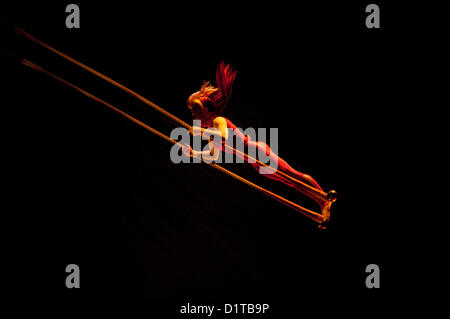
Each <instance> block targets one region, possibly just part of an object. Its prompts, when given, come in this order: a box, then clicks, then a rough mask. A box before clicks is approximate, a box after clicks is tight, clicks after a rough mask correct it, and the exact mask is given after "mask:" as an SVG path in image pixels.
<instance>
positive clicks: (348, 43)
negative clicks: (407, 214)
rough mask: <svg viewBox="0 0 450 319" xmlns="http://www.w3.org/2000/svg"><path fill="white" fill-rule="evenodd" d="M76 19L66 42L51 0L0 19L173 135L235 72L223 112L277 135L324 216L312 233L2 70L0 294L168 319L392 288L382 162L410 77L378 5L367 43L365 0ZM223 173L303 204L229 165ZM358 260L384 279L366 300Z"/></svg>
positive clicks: (120, 8)
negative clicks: (141, 303)
mask: <svg viewBox="0 0 450 319" xmlns="http://www.w3.org/2000/svg"><path fill="white" fill-rule="evenodd" d="M77 3H78V4H79V5H80V9H81V28H80V29H66V27H65V23H64V21H65V18H66V13H65V6H66V5H67V4H68V2H64V1H63V2H61V3H59V4H57V3H53V4H51V5H50V4H43V3H41V2H40V3H35V4H24V3H18V4H14V5H8V6H4V7H3V8H2V12H1V13H2V18H3V19H5V20H7V21H8V22H9V23H12V24H15V25H18V26H20V27H23V28H24V29H25V30H27V31H28V32H30V33H31V34H33V35H35V36H36V37H38V38H39V39H41V40H43V41H45V42H47V43H49V44H50V45H52V46H54V47H56V48H58V49H60V50H61V51H63V52H65V53H67V54H69V55H71V56H73V57H75V58H76V59H78V60H80V61H82V62H83V63H85V64H87V65H89V66H92V67H94V68H95V69H97V70H99V71H100V72H102V73H105V74H106V75H108V76H110V77H112V78H113V79H115V80H117V81H119V82H121V83H123V84H124V85H126V86H127V87H129V88H131V89H132V90H134V91H136V92H138V93H140V94H141V95H143V96H145V97H147V98H149V99H150V100H151V101H153V102H155V103H156V104H158V105H160V106H162V107H164V108H166V109H167V110H169V111H170V112H172V113H173V114H175V115H176V116H178V117H180V118H181V119H183V120H185V121H187V122H189V121H190V120H191V118H190V113H189V112H188V110H187V108H186V107H185V103H186V99H187V97H188V96H189V95H190V94H191V93H192V92H194V91H196V90H198V88H199V86H200V84H201V83H202V81H203V80H213V79H214V74H215V68H216V66H217V64H218V63H219V62H220V61H221V60H225V61H226V62H227V63H230V64H231V65H232V66H233V67H234V68H235V69H236V70H237V71H238V75H237V79H236V82H235V86H234V91H233V98H232V100H231V102H230V105H229V108H228V109H227V110H226V114H225V116H227V117H229V118H230V119H231V120H232V121H233V122H234V123H235V124H236V125H238V126H240V127H244V128H245V127H255V128H257V127H267V128H269V127H276V128H278V129H279V154H280V156H281V157H282V158H284V159H286V160H287V162H288V163H290V164H291V165H292V166H293V167H294V168H296V169H298V170H299V171H301V172H304V173H308V174H310V175H312V176H313V177H314V178H315V179H316V180H317V181H318V182H319V183H320V184H321V186H322V187H323V188H324V189H325V190H329V189H335V190H336V191H337V192H338V201H337V202H336V203H335V204H334V206H333V209H332V220H331V223H330V224H329V227H328V229H327V230H325V231H321V230H319V229H318V228H317V226H316V225H315V223H314V222H312V221H310V220H308V219H307V218H306V217H304V216H302V215H300V214H298V213H296V212H294V211H291V210H290V209H288V208H285V207H283V206H281V205H280V204H278V203H277V202H275V201H273V200H272V199H270V198H267V197H265V196H263V195H262V194H260V193H257V192H256V191H254V190H252V189H250V188H248V186H246V185H243V184H242V185H241V184H239V183H238V182H237V181H235V180H232V179H230V178H229V177H228V176H224V175H222V174H220V173H218V172H216V171H214V170H213V169H211V168H208V167H206V166H204V165H201V164H195V165H193V164H191V165H189V164H184V165H175V164H173V163H171V161H170V158H169V150H170V145H169V144H168V143H166V142H164V141H163V140H160V139H159V138H158V137H156V136H153V135H152V134H151V133H149V132H147V131H145V130H143V129H142V128H140V127H138V126H136V125H135V124H133V123H131V122H128V121H127V120H125V119H124V118H122V117H120V116H118V115H116V114H114V113H112V112H111V111H110V110H108V109H106V108H105V107H104V106H102V105H100V104H98V103H96V102H94V101H91V100H89V99H88V98H86V97H84V96H82V95H81V94H79V93H78V92H76V91H74V90H72V89H70V88H67V87H65V86H63V85H62V84H60V83H58V82H56V81H54V80H53V79H50V78H46V77H45V76H44V75H42V74H39V73H37V72H35V71H33V70H31V69H27V68H25V67H24V66H22V65H20V64H19V63H16V62H15V61H14V60H11V59H9V58H6V57H2V58H1V60H0V61H1V62H0V63H1V78H2V80H3V81H4V82H3V85H2V113H3V116H2V119H3V120H2V123H3V124H2V126H3V128H4V129H5V133H4V137H5V138H6V139H5V145H4V153H3V155H2V157H3V158H4V159H5V160H6V163H7V164H6V166H4V168H5V169H4V170H5V172H4V173H5V174H4V175H5V179H4V180H5V183H7V185H8V187H7V191H6V193H5V195H6V201H5V206H4V207H5V209H4V213H3V217H4V221H3V222H2V224H3V228H4V230H5V231H4V234H5V235H6V238H7V239H6V243H7V248H6V249H5V259H4V261H3V263H4V264H6V265H7V269H8V270H7V273H6V274H5V275H6V276H7V279H8V283H9V282H10V285H8V286H7V287H8V289H9V291H10V292H11V295H12V296H18V297H26V298H30V299H39V298H62V299H64V300H66V301H69V302H70V300H73V298H81V299H83V298H86V299H89V298H91V297H97V298H98V297H109V296H113V297H126V298H145V299H148V300H153V301H157V300H169V301H175V303H174V305H172V306H168V307H167V309H165V310H166V311H167V312H174V311H176V309H178V308H177V307H178V305H180V304H182V303H185V302H188V301H191V302H194V301H195V300H197V301H198V302H205V300H210V301H211V302H213V301H223V302H234V301H239V302H256V301H267V302H273V303H276V302H282V300H295V302H296V303H298V302H300V300H302V299H301V297H303V296H314V297H315V298H318V299H321V300H323V299H327V298H336V296H339V295H341V296H342V295H345V296H354V297H361V296H363V297H365V298H367V299H368V300H370V299H371V298H379V297H380V296H381V295H383V294H388V293H389V292H392V291H393V290H394V289H395V288H396V282H397V279H398V277H397V275H396V271H397V270H398V267H399V266H398V265H397V264H396V263H394V255H396V256H398V254H399V251H400V249H397V248H398V246H397V245H400V244H399V243H398V242H397V241H395V240H394V239H396V238H398V231H399V228H398V227H397V226H398V220H399V219H398V210H397V208H396V205H395V204H396V203H397V202H398V201H397V198H396V188H397V186H398V184H397V179H398V176H397V175H398V173H397V169H398V166H399V164H398V163H397V162H396V156H395V155H394V154H395V153H396V152H401V148H402V146H401V145H402V143H401V141H402V130H403V129H402V126H401V121H399V118H401V114H402V112H403V111H404V109H403V106H402V104H401V103H400V104H399V103H397V102H396V100H395V98H394V97H393V96H394V95H393V94H394V92H395V91H396V90H397V89H398V82H399V78H400V77H401V74H403V73H402V72H403V68H404V63H405V55H404V54H403V52H402V49H401V48H402V39H403V38H402V32H404V31H403V30H402V29H401V28H400V27H399V26H398V25H396V24H395V23H394V21H395V16H396V14H397V13H398V11H396V10H395V9H394V8H392V7H389V5H388V4H385V3H380V7H381V9H382V16H381V24H382V28H381V29H371V30H368V29H366V27H365V24H364V21H365V17H366V13H365V6H366V5H367V4H368V3H365V2H351V3H346V4H343V3H340V4H334V5H331V4H328V3H323V2H320V3H317V4H316V5H306V4H303V3H301V4H300V5H299V6H294V5H292V4H291V5H287V4H283V3H279V4H278V3H277V4H276V5H275V4H274V3H272V4H263V3H257V4H254V5H246V6H245V7H244V6H243V5H234V4H230V3H225V2H224V3H215V4H214V6H213V5H211V4H206V3H205V4H203V5H181V6H180V5H179V4H177V3H175V2H173V3H170V4H167V5H164V6H161V5H155V4H153V3H150V2H146V3H145V4H144V2H136V3H131V2H129V1H127V2H124V3H120V4H115V3H113V2H103V3H101V2H96V3H95V4H93V3H91V2H87V1H78V2H77ZM4 33H5V34H4V35H2V37H3V36H4V41H2V43H3V45H4V47H5V49H6V50H8V51H11V52H14V53H15V54H17V55H18V56H23V57H26V58H29V59H30V60H32V61H33V62H36V63H38V64H39V65H41V66H43V67H45V68H47V69H48V70H50V71H52V72H54V73H56V74H58V75H61V76H63V77H64V78H66V79H68V80H70V81H72V82H74V83H75V84H77V85H79V86H81V87H83V88H85V89H86V90H88V91H90V92H92V93H94V94H96V95H98V96H100V97H102V98H104V99H105V100H107V101H108V102H110V103H112V104H114V105H116V106H119V107H122V108H124V109H126V110H128V111H129V112H131V113H132V114H134V115H136V116H138V117H139V118H140V119H142V120H144V121H145V122H146V123H148V124H149V125H151V126H154V127H155V128H158V129H160V130H161V131H163V132H165V133H166V134H168V133H169V132H170V130H171V129H172V128H173V127H174V126H173V124H172V123H170V122H168V121H165V120H164V119H163V118H161V117H160V116H159V115H158V114H156V113H154V112H153V111H151V110H150V111H149V110H146V109H145V107H144V106H143V105H141V104H140V103H138V102H136V101H134V100H133V99H132V98H131V97H128V96H126V95H125V94H123V93H121V92H120V91H119V90H117V89H116V88H113V87H112V86H111V85H108V84H106V83H104V82H103V81H101V80H99V79H96V78H94V77H93V76H91V75H89V74H87V73H86V72H82V71H81V70H79V69H77V68H76V67H74V66H72V65H70V64H69V63H67V62H65V61H63V60H62V59H61V58H59V57H57V56H55V55H53V54H51V53H49V52H47V51H45V50H43V49H41V48H39V47H37V46H36V45H33V44H30V43H27V42H26V41H25V40H21V39H19V38H16V37H14V36H12V35H11V34H10V33H8V32H7V31H5V32H4ZM227 168H230V169H231V170H233V171H235V172H238V173H240V174H242V175H243V176H245V177H248V178H250V179H252V180H254V181H256V182H258V183H259V184H261V185H264V186H267V187H268V188H269V189H272V190H274V191H277V192H279V193H281V194H283V195H285V196H287V197H288V198H290V199H293V200H295V201H298V202H299V203H301V204H304V205H310V204H311V203H309V202H307V201H306V200H305V198H304V196H302V195H301V194H297V193H295V192H293V191H291V190H289V189H288V187H286V186H284V185H278V184H277V183H275V182H273V181H267V180H265V179H264V178H263V177H261V176H258V175H257V174H255V172H254V171H253V170H252V169H251V168H249V167H247V166H245V165H243V164H237V165H231V166H230V165H228V166H227ZM308 207H314V206H308ZM400 231H401V230H400ZM396 232H397V234H396V235H394V234H395V233H396ZM70 263H75V264H78V265H79V266H80V268H81V287H82V288H80V289H78V290H68V289H67V288H66V287H65V283H64V282H65V277H66V273H65V266H66V265H67V264H70ZM371 263H375V264H377V265H379V266H380V269H381V285H382V288H381V289H379V290H378V291H376V290H369V289H367V288H366V287H365V284H364V281H365V276H366V273H365V267H366V265H368V264H371ZM349 298H350V297H349ZM289 305H292V303H290V302H289V303H288V302H287V301H286V305H283V306H286V307H288V306H289ZM163 310H164V309H163Z"/></svg>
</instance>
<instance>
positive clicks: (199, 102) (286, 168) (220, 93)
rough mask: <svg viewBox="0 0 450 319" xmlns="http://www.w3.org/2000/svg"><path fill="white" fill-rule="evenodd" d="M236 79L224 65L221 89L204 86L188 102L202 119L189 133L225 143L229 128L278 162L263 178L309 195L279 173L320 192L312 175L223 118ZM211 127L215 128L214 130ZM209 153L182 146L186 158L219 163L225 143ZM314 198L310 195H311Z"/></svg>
mask: <svg viewBox="0 0 450 319" xmlns="http://www.w3.org/2000/svg"><path fill="white" fill-rule="evenodd" d="M235 76H236V71H232V69H231V67H230V66H229V65H227V66H225V64H224V63H223V62H221V63H220V64H219V66H218V68H217V73H216V83H217V86H218V87H214V86H212V85H210V83H209V82H205V83H203V85H202V86H201V88H200V90H199V91H197V92H195V93H193V94H192V95H191V96H190V97H189V98H188V101H187V106H188V108H189V109H190V110H191V112H192V116H193V118H194V119H197V120H201V125H202V127H198V126H192V128H191V129H190V133H191V134H193V135H194V136H198V135H202V134H204V133H206V134H208V136H211V135H220V136H221V137H222V138H223V139H224V141H225V143H226V141H227V140H228V133H229V132H228V129H229V128H231V129H233V130H235V131H234V132H235V134H236V136H237V143H244V145H245V146H246V147H255V149H256V150H257V152H259V151H262V152H265V153H266V154H267V155H268V156H269V157H270V162H271V163H278V171H277V172H275V173H273V174H264V176H266V177H268V178H271V179H274V180H278V181H281V182H283V183H284V184H286V185H289V186H291V187H294V188H295V189H297V190H298V191H300V192H302V193H303V194H306V195H308V196H310V193H308V192H307V191H305V187H304V186H302V185H300V184H299V183H296V182H295V181H293V180H292V179H289V178H288V177H286V176H283V174H280V173H279V171H281V172H283V173H285V174H286V175H288V176H291V177H293V178H294V179H297V180H300V181H302V182H304V183H306V184H308V185H310V186H312V187H314V188H316V189H318V190H320V191H322V188H321V187H320V186H319V184H318V183H317V182H316V181H315V180H314V179H313V178H312V177H311V176H309V175H307V174H303V173H301V172H299V171H297V170H295V169H293V168H292V167H291V166H290V165H289V164H288V163H286V161H284V160H283V159H281V158H280V157H278V156H277V155H276V154H275V153H273V152H271V150H270V147H269V146H268V145H267V144H266V143H263V142H258V141H253V140H251V139H250V138H249V137H248V136H246V135H243V134H242V132H240V131H239V130H236V126H235V125H234V124H233V123H232V122H231V121H230V120H228V119H227V118H225V117H223V116H220V115H219V114H221V113H222V112H223V110H224V109H225V107H226V105H227V102H228V100H229V99H230V97H231V91H232V85H233V81H234V78H235ZM211 128H212V129H211ZM208 145H209V150H206V151H196V150H193V149H192V148H191V146H190V145H184V146H183V152H184V154H185V155H187V156H192V157H201V158H203V159H206V160H217V159H218V157H219V152H220V151H225V152H227V151H228V150H225V149H224V146H223V144H219V143H215V142H213V141H212V140H210V142H209V143H208ZM234 154H236V155H237V156H239V157H241V158H243V159H244V160H246V161H247V162H248V160H247V158H245V157H242V156H241V155H240V154H238V153H236V152H234ZM249 164H250V165H252V166H253V167H254V168H255V169H257V170H259V169H260V167H261V165H260V164H258V163H252V162H250V163H249ZM310 197H311V196H310ZM312 198H313V199H314V200H315V201H316V202H317V203H318V204H319V205H320V206H321V207H323V206H324V205H325V204H327V201H325V200H323V199H319V198H316V197H312Z"/></svg>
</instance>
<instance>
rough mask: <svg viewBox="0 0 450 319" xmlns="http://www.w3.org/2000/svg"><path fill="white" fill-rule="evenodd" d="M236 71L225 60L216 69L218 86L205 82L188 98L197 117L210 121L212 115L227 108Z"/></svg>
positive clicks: (188, 103)
mask: <svg viewBox="0 0 450 319" xmlns="http://www.w3.org/2000/svg"><path fill="white" fill-rule="evenodd" d="M236 73H237V72H236V71H233V69H232V68H231V66H230V65H229V64H227V65H225V63H224V62H223V61H222V62H220V63H219V65H218V66H217V71H216V85H217V87H214V86H212V85H211V84H210V82H203V84H202V86H201V87H200V90H199V91H197V92H195V93H193V94H192V95H191V96H190V97H189V98H188V101H187V106H188V108H189V109H190V110H191V111H192V115H193V116H194V117H195V118H198V119H200V120H202V122H203V121H206V122H209V121H211V118H212V117H215V116H217V115H219V114H221V113H222V112H223V111H224V110H225V108H226V106H227V104H228V101H229V100H230V98H231V94H232V89H233V82H234V79H235V78H236ZM199 102H201V103H199ZM205 124H209V123H205Z"/></svg>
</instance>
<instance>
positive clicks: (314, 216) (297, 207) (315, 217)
mask: <svg viewBox="0 0 450 319" xmlns="http://www.w3.org/2000/svg"><path fill="white" fill-rule="evenodd" d="M20 62H21V63H22V64H23V65H25V66H27V67H29V68H32V69H34V70H36V71H38V72H41V73H43V74H45V75H47V76H49V77H51V78H53V79H55V80H57V81H59V82H61V83H63V84H65V85H67V86H69V87H71V88H73V89H75V90H77V91H78V92H80V93H81V94H83V95H85V96H87V97H89V98H91V99H92V100H94V101H96V102H98V103H100V104H103V105H104V106H106V107H108V108H109V109H111V110H112V111H114V112H116V113H118V114H120V115H122V116H123V117H125V118H127V119H128V120H130V121H132V122H134V123H136V124H138V125H139V126H141V127H143V128H144V129H146V130H148V131H150V132H152V133H153V134H155V135H157V136H159V137H161V138H162V139H164V140H166V141H168V142H170V143H172V144H179V143H178V142H177V141H175V140H173V139H171V138H170V137H168V136H166V135H165V134H163V133H161V132H159V131H158V130H156V129H154V128H152V127H150V126H149V125H147V124H145V123H143V122H141V121H139V120H138V119H136V118H134V117H133V116H131V115H129V114H128V113H125V112H124V111H122V110H120V109H118V108H117V107H115V106H113V105H112V104H110V103H108V102H106V101H104V100H102V99H100V98H99V97H97V96H95V95H93V94H91V93H89V92H87V91H86V90H83V89H82V88H80V87H78V86H76V85H75V84H72V83H70V82H69V81H67V80H65V79H63V78H61V77H59V76H57V75H56V74H54V73H52V72H49V71H47V70H45V69H44V68H42V67H40V66H39V65H37V64H35V63H33V62H31V61H29V60H27V59H20ZM202 162H203V163H205V164H208V165H209V166H211V167H214V168H215V169H217V170H219V171H221V172H223V173H225V174H227V175H228V176H231V177H233V178H234V179H236V180H238V181H240V182H242V183H245V184H247V185H249V186H250V187H252V188H254V189H256V190H258V191H260V192H262V193H264V194H266V195H268V196H270V197H272V198H274V199H276V200H278V201H279V202H281V203H283V204H284V205H286V206H288V207H291V208H293V209H295V210H296V211H298V212H300V213H302V214H303V215H305V216H307V217H309V218H311V219H312V220H314V221H316V222H318V223H322V222H323V221H324V216H323V215H321V214H318V213H316V212H313V211H311V210H309V209H307V208H304V207H302V206H300V205H298V204H296V203H294V202H292V201H290V200H288V199H286V198H284V197H282V196H280V195H277V194H275V193H273V192H271V191H269V190H267V189H265V188H263V187H260V186H258V185H256V184H254V183H252V182H250V181H249V180H247V179H245V178H243V177H241V176H239V175H237V174H235V173H233V172H231V171H229V170H227V169H225V168H223V167H222V166H220V165H217V164H215V163H208V162H205V161H204V160H202Z"/></svg>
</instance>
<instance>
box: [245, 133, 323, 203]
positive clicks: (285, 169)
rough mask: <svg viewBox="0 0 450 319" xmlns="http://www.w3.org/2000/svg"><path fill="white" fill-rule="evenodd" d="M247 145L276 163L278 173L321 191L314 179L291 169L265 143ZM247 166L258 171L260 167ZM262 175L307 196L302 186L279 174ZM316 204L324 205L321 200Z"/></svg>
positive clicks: (252, 142) (254, 165) (257, 165)
mask: <svg viewBox="0 0 450 319" xmlns="http://www.w3.org/2000/svg"><path fill="white" fill-rule="evenodd" d="M248 145H249V147H256V149H257V150H258V152H260V151H263V152H264V151H265V152H266V155H267V156H269V157H270V162H271V163H276V162H278V170H279V171H281V172H283V173H285V174H287V175H289V176H291V177H293V178H295V179H298V180H300V181H302V182H304V183H306V184H308V185H310V186H312V187H314V188H316V189H318V190H321V191H323V190H322V188H321V187H320V185H319V184H318V183H317V182H316V181H315V180H314V178H312V177H311V176H310V175H307V174H303V173H301V172H299V171H297V170H295V169H294V168H292V167H291V166H290V165H289V164H288V163H287V162H286V161H285V160H283V159H282V158H280V157H278V156H277V155H276V154H275V153H273V152H271V150H270V147H269V146H268V145H267V144H266V143H263V142H256V141H248ZM249 164H250V165H252V167H253V168H255V169H256V170H258V171H259V169H260V167H261V165H259V164H257V163H249ZM264 175H265V176H266V177H268V178H270V179H274V180H277V181H280V182H282V183H284V184H286V185H288V186H291V187H294V188H295V189H296V190H298V191H300V192H301V193H303V194H306V195H308V193H307V192H306V191H305V189H304V186H302V185H300V184H299V183H296V182H295V181H292V180H291V179H289V178H287V177H285V176H283V175H281V174H279V173H274V174H264ZM316 202H317V203H318V204H319V205H320V206H321V207H322V206H323V205H324V204H325V201H322V200H316Z"/></svg>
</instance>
